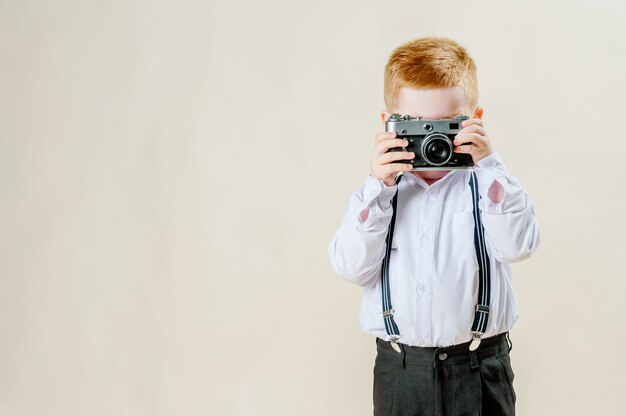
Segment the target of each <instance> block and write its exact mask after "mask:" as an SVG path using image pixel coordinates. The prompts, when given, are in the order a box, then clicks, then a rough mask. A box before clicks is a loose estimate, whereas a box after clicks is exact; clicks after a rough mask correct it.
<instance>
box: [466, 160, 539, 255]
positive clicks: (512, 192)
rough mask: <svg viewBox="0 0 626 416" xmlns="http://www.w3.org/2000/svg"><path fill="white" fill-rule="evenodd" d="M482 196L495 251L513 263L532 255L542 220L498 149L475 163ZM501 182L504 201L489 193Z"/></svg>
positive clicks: (486, 233)
mask: <svg viewBox="0 0 626 416" xmlns="http://www.w3.org/2000/svg"><path fill="white" fill-rule="evenodd" d="M475 171H476V177H477V179H478V186H479V192H480V196H481V200H480V205H479V206H480V209H481V211H482V219H483V226H484V228H485V236H486V238H487V242H488V244H489V245H490V246H491V248H492V250H491V252H492V253H493V255H495V257H496V259H497V260H498V261H500V262H505V263H513V262H516V261H520V260H523V259H525V258H527V257H529V256H530V255H532V254H533V253H534V252H535V250H536V249H537V246H538V245H539V243H540V235H539V224H538V222H537V218H536V216H535V210H534V207H533V203H532V200H531V198H530V196H529V195H528V194H527V193H526V191H525V190H524V188H522V185H521V184H520V182H519V181H518V180H517V179H516V178H514V177H512V176H510V175H509V173H508V171H507V169H506V167H505V166H504V163H503V162H502V160H501V159H500V156H499V155H498V154H497V153H492V154H491V155H489V156H487V157H485V158H483V159H481V160H480V162H479V163H478V164H477V166H475ZM496 181H497V182H498V183H499V184H500V185H501V186H502V188H503V189H504V198H503V199H502V200H501V201H500V202H494V201H492V200H491V199H490V198H489V196H488V195H487V194H488V192H489V189H490V188H491V186H492V185H493V184H494V182H496Z"/></svg>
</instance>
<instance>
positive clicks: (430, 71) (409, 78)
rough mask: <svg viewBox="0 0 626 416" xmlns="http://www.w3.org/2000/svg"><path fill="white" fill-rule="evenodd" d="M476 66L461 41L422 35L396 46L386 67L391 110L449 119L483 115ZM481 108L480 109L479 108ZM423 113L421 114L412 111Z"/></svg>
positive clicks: (387, 103)
mask: <svg viewBox="0 0 626 416" xmlns="http://www.w3.org/2000/svg"><path fill="white" fill-rule="evenodd" d="M477 103H478V79H477V75H476V65H475V64H474V60H473V59H472V58H471V56H470V55H469V53H468V52H467V51H466V50H465V48H463V47H462V46H461V45H459V44H458V43H456V42H454V41H453V40H450V39H446V38H433V37H427V38H419V39H415V40H413V41H410V42H408V43H405V44H404V45H401V46H399V47H398V48H396V49H395V50H394V51H393V53H392V54H391V56H390V57H389V61H388V62H387V66H386V67H385V105H386V107H387V112H385V113H387V114H384V115H383V121H384V120H385V119H386V118H387V117H386V116H388V114H389V113H388V112H391V113H401V114H411V115H419V116H421V117H424V118H446V117H448V116H453V115H456V114H447V113H455V112H456V113H459V114H466V115H468V116H472V115H476V114H477V112H480V114H482V109H478V108H477ZM477 110H478V111H477ZM412 113H420V114H412Z"/></svg>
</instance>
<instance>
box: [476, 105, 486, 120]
mask: <svg viewBox="0 0 626 416" xmlns="http://www.w3.org/2000/svg"><path fill="white" fill-rule="evenodd" d="M484 111H485V110H484V109H483V108H482V107H476V111H474V117H473V118H480V119H482V118H483V113H484Z"/></svg>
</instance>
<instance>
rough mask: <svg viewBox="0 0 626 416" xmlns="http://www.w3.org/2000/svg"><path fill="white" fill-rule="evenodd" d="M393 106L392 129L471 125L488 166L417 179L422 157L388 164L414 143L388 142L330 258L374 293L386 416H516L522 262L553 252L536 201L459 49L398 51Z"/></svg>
mask: <svg viewBox="0 0 626 416" xmlns="http://www.w3.org/2000/svg"><path fill="white" fill-rule="evenodd" d="M384 97H385V105H386V110H384V111H382V113H381V119H382V121H383V125H384V124H385V122H386V121H387V119H388V118H389V117H390V115H391V114H393V113H398V114H400V115H410V116H412V117H417V116H419V117H422V118H424V119H447V118H454V117H455V116H457V115H467V116H469V117H470V118H469V119H468V120H465V121H463V122H462V125H461V126H460V127H459V128H460V131H459V132H458V134H457V135H456V138H455V140H454V141H453V145H454V146H455V147H454V152H456V153H466V154H469V155H471V157H472V160H473V163H474V167H473V169H460V170H435V171H424V170H417V171H411V169H412V165H411V164H406V163H401V162H399V161H401V160H410V159H414V158H415V155H414V154H413V153H410V152H406V151H398V152H387V150H389V149H391V148H398V147H400V148H405V147H407V145H408V142H407V141H406V140H404V139H400V138H397V137H396V133H394V132H385V133H380V134H378V135H377V136H376V138H375V140H374V149H373V151H372V156H371V172H370V175H369V177H368V178H367V180H366V182H365V185H364V187H363V188H362V189H361V190H360V191H358V192H356V193H355V194H354V195H353V196H352V198H351V199H350V202H349V205H348V209H347V212H346V214H345V216H344V219H343V222H342V224H341V227H340V228H339V230H338V231H337V233H336V235H335V238H334V239H333V241H332V242H331V244H330V246H329V249H328V251H329V255H330V259H331V262H332V264H333V267H334V268H335V270H336V271H337V273H338V274H340V275H341V276H342V277H343V278H344V279H346V280H348V281H350V282H353V283H356V284H357V285H359V286H362V287H363V299H362V303H361V310H360V326H361V328H362V329H363V330H364V331H366V332H368V333H370V334H372V335H374V336H375V337H376V345H377V356H376V361H375V364H374V394H373V396H374V415H489V416H493V415H513V414H515V392H514V390H513V386H512V382H513V377H514V375H513V371H512V370H511V365H510V360H509V351H510V349H511V346H510V345H509V342H510V340H509V339H508V331H509V330H510V329H511V327H512V326H513V324H514V323H515V321H516V320H517V317H518V312H517V305H516V302H515V296H514V294H513V288H512V279H511V266H510V263H513V262H515V261H519V260H522V259H525V258H527V257H529V256H530V255H531V254H532V253H533V252H534V251H535V250H536V248H537V245H538V244H539V227H538V224H537V221H536V219H535V213H534V210H533V205H532V201H531V199H530V197H529V196H528V194H527V193H526V192H525V191H524V189H523V188H522V186H521V185H520V183H519V182H518V180H517V179H515V178H514V177H512V176H510V175H509V173H508V171H507V169H506V168H505V166H504V164H503V162H502V160H501V159H500V157H499V156H498V154H497V153H495V152H494V150H493V145H492V143H491V140H490V139H489V136H488V135H487V133H486V130H485V128H484V126H483V122H482V116H483V109H482V108H481V107H479V106H478V105H477V101H478V85H477V76H476V67H475V64H474V61H473V60H472V58H471V57H470V56H469V54H468V53H467V51H466V50H465V49H464V48H463V47H461V46H460V45H458V44H457V43H456V42H454V41H452V40H449V39H445V38H420V39H416V40H414V41H411V42H409V43H406V44H404V45H402V46H400V47H398V48H397V49H396V50H394V52H393V53H392V55H391V57H390V58H389V61H388V63H387V66H386V68H385V90H384ZM399 179H401V180H399ZM388 239H390V240H391V241H387V240H388Z"/></svg>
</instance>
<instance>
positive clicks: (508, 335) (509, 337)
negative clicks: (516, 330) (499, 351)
mask: <svg viewBox="0 0 626 416" xmlns="http://www.w3.org/2000/svg"><path fill="white" fill-rule="evenodd" d="M506 342H507V344H508V345H509V352H511V350H512V349H513V342H512V341H511V335H510V334H509V332H508V331H507V333H506Z"/></svg>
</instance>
